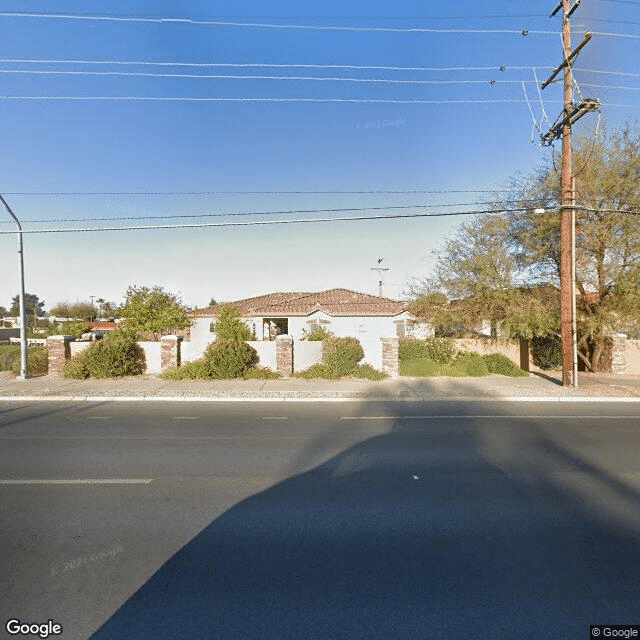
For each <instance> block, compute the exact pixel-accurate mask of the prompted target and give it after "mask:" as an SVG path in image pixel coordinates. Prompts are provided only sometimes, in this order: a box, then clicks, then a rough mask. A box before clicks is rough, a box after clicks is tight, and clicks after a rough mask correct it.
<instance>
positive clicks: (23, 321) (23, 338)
mask: <svg viewBox="0 0 640 640" xmlns="http://www.w3.org/2000/svg"><path fill="white" fill-rule="evenodd" d="M0 202H2V204H3V205H4V208H5V209H6V210H7V211H8V212H9V215H10V216H11V217H12V218H13V220H14V222H15V223H16V224H17V225H18V256H19V258H20V293H19V300H20V374H19V375H18V378H20V379H21V380H26V379H27V378H29V362H28V360H27V308H26V305H25V301H24V251H23V244H22V225H21V224H20V221H19V220H18V218H16V216H15V215H14V213H13V211H11V209H10V208H9V205H8V204H7V203H6V202H5V199H4V198H3V197H2V196H1V195H0Z"/></svg>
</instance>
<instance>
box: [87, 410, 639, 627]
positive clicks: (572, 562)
mask: <svg viewBox="0 0 640 640" xmlns="http://www.w3.org/2000/svg"><path fill="white" fill-rule="evenodd" d="M376 406H377V409H378V411H377V413H378V415H383V414H384V415H386V416H387V418H386V420H387V422H386V423H385V424H386V426H387V427H388V432H386V433H382V434H381V435H375V436H373V437H368V438H366V439H363V441H362V442H360V443H359V444H356V445H355V446H352V447H350V448H348V449H347V450H345V451H343V452H341V453H339V454H338V455H335V456H333V457H331V458H330V459H329V460H327V461H326V462H324V463H322V464H319V465H318V466H316V467H315V468H313V469H311V470H309V471H306V472H303V473H299V474H297V475H293V476H292V477H290V478H288V479H286V480H284V481H283V482H280V483H279V484H277V485H275V486H273V487H271V488H269V489H267V490H265V491H263V492H261V493H258V494H257V495H254V496H252V497H250V498H248V499H246V500H244V501H242V502H240V503H238V504H236V505H235V506H233V507H232V508H231V509H229V510H228V511H226V512H225V513H224V514H223V515H221V516H220V517H218V518H217V519H216V520H214V521H212V522H211V523H210V524H209V525H208V526H207V527H206V528H205V529H203V530H202V531H201V532H200V533H199V534H198V535H197V536H196V537H194V538H193V539H192V540H191V541H190V542H189V543H188V544H186V545H185V546H184V547H183V548H182V549H180V550H179V551H178V552H177V553H175V555H173V557H171V558H170V559H169V560H168V561H167V562H166V563H165V564H164V565H163V566H161V567H160V568H159V569H158V571H157V572H156V573H155V574H154V575H153V576H152V577H151V578H150V579H149V580H148V581H147V582H146V583H145V584H144V585H143V586H142V587H141V588H140V589H139V590H138V591H137V592H136V593H134V594H133V595H132V596H131V597H130V598H129V599H128V600H127V601H126V602H125V603H124V604H123V605H122V606H121V607H120V609H118V610H117V611H116V612H115V613H114V614H113V616H112V617H111V618H110V619H109V620H107V621H106V622H105V623H104V625H103V626H102V627H101V628H100V629H99V630H98V631H96V632H95V633H94V635H93V636H92V639H93V640H106V639H109V638H112V639H114V640H116V639H117V640H123V639H127V638H132V639H133V638H135V639H136V640H146V639H149V640H151V639H154V640H162V639H167V640H169V639H171V640H177V639H181V638H189V639H198V638H224V639H228V638H243V639H245V638H261V639H266V638H269V639H270V638H273V639H282V638H305V639H306V638H432V639H439V638H447V639H449V638H474V639H475V638H487V639H488V638H491V639H495V638H518V639H522V638H531V639H534V638H535V639H536V640H539V639H541V638H553V639H562V638H567V639H569V638H570V639H571V640H575V639H576V638H581V637H585V638H586V637H587V635H588V630H589V624H597V623H603V622H605V621H606V622H608V623H612V624H613V623H616V624H621V623H638V622H639V621H640V620H639V618H638V596H639V595H640V588H639V587H638V584H639V581H638V576H639V575H640V554H638V542H639V538H640V536H639V532H640V524H639V523H640V498H639V496H638V493H637V491H636V490H634V489H632V488H630V487H629V486H627V485H625V484H624V483H622V482H621V481H619V480H616V479H615V478H613V477H612V476H610V475H609V474H608V473H607V472H606V471H604V470H603V469H602V468H598V467H597V466H596V465H594V464H593V463H589V462H587V461H585V460H584V459H582V457H581V456H579V455H577V454H576V453H575V451H572V450H571V449H570V448H567V447H566V446H564V445H562V443H560V442H559V441H557V440H556V439H555V438H554V436H553V433H551V434H550V433H549V432H548V431H547V430H545V429H543V428H541V427H540V426H538V425H537V424H536V423H535V422H534V420H533V419H529V418H526V419H521V420H518V421H517V422H516V421H511V420H508V419H506V420H505V417H506V416H508V414H509V412H511V413H514V412H516V411H518V410H520V411H522V409H519V408H518V407H519V404H512V405H510V406H509V407H508V408H505V407H504V405H502V407H503V408H502V409H500V410H499V411H500V414H501V415H500V416H493V417H482V416H487V415H488V407H487V405H486V403H478V404H476V405H473V404H467V405H464V414H465V415H466V416H469V417H465V418H464V419H462V418H456V417H455V413H456V412H457V411H458V412H459V411H460V408H459V405H453V404H451V405H446V404H444V403H442V404H436V403H434V404H407V405H398V404H395V405H389V404H387V405H380V404H378V405H376ZM381 407H384V412H383V414H381V411H380V408H381ZM456 407H458V408H457V409H456ZM489 410H490V412H491V413H493V414H495V413H496V409H495V405H491V407H490V408H489ZM372 412H373V409H372V405H368V404H367V403H363V405H362V411H361V412H360V414H359V415H360V416H361V417H363V418H364V417H365V416H367V415H371V413H372ZM385 412H386V413H385ZM438 415H439V417H437V416H438ZM410 416H414V417H410ZM415 416H421V417H415ZM452 416H453V417H452ZM359 424H366V420H363V421H362V422H360V423H359ZM335 428H336V429H338V428H343V429H346V428H347V426H345V424H344V423H340V424H336V425H335ZM321 444H322V443H318V442H316V443H314V444H313V445H312V447H315V448H318V447H319V446H321ZM303 457H304V456H303ZM568 478H569V479H570V481H569V480H567V479H568ZM585 483H586V484H585ZM594 485H595V486H596V489H595V490H594V489H593V486H594ZM600 493H602V495H605V496H606V497H607V500H610V499H614V504H613V505H612V506H610V508H609V509H608V510H607V508H606V505H601V504H600V502H599V501H598V499H597V495H600ZM594 496H596V497H595V498H594ZM592 498H593V499H592ZM616 500H617V501H618V502H615V501H616Z"/></svg>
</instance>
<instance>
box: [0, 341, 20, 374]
mask: <svg viewBox="0 0 640 640" xmlns="http://www.w3.org/2000/svg"><path fill="white" fill-rule="evenodd" d="M16 358H17V359H18V362H20V347H14V346H9V345H2V346H0V371H11V368H12V367H13V362H14V360H15V359H16Z"/></svg>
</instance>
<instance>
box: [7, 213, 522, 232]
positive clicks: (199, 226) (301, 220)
mask: <svg viewBox="0 0 640 640" xmlns="http://www.w3.org/2000/svg"><path fill="white" fill-rule="evenodd" d="M526 210H527V209H509V212H514V211H526ZM501 213H508V212H507V211H503V210H501V209H488V210H483V211H450V212H446V213H442V212H440V213H398V214H393V215H388V216H381V215H372V216H348V217H331V218H299V219H287V220H252V221H247V222H206V223H201V224H175V225H139V226H128V227H84V228H67V229H23V230H22V231H20V230H14V229H11V230H7V231H1V230H0V235H8V234H16V233H21V232H22V233H28V234H42V233H93V232H105V231H143V230H155V229H202V228H208V227H250V226H264V225H276V224H279V225H284V224H311V223H318V222H349V221H352V222H354V221H361V220H396V219H402V218H438V217H448V216H465V215H482V214H501Z"/></svg>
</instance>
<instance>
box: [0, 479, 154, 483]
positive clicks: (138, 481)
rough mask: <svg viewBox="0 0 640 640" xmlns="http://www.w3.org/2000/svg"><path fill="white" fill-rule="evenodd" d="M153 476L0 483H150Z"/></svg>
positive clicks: (29, 480) (30, 480) (25, 480)
mask: <svg viewBox="0 0 640 640" xmlns="http://www.w3.org/2000/svg"><path fill="white" fill-rule="evenodd" d="M151 482H153V478H75V479H58V478H40V479H31V478H20V479H17V480H0V484H150V483H151Z"/></svg>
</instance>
